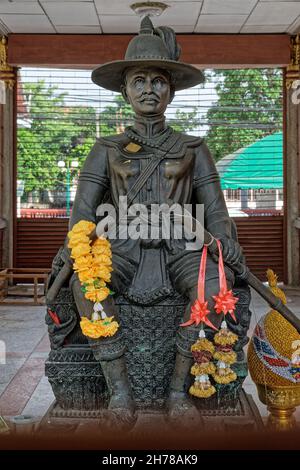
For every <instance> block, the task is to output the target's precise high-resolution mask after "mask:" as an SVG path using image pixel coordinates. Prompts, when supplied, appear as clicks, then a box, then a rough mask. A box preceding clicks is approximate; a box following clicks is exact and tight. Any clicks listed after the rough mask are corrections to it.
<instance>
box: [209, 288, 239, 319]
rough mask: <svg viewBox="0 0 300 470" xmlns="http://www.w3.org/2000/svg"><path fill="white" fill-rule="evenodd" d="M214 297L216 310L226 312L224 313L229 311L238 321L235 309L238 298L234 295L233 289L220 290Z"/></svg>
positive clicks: (225, 313)
mask: <svg viewBox="0 0 300 470" xmlns="http://www.w3.org/2000/svg"><path fill="white" fill-rule="evenodd" d="M213 299H214V300H215V301H216V303H215V311H216V312H217V313H219V314H220V313H224V315H227V313H229V314H230V315H231V317H232V318H233V319H234V321H236V317H235V314H234V310H235V304H236V303H237V301H238V298H237V297H234V295H233V293H232V290H223V291H220V292H219V294H218V295H213Z"/></svg>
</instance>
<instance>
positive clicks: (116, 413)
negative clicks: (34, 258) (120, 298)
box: [70, 275, 136, 429]
mask: <svg viewBox="0 0 300 470" xmlns="http://www.w3.org/2000/svg"><path fill="white" fill-rule="evenodd" d="M70 285H71V288H72V292H73V295H74V299H75V302H76V305H77V308H78V311H79V313H80V315H81V316H86V317H88V318H91V315H92V312H93V303H92V302H90V301H89V300H87V299H86V298H85V297H84V294H83V293H82V290H81V285H80V282H79V279H78V277H77V275H73V277H72V279H71V283H70ZM101 303H102V305H103V308H104V311H105V312H106V314H107V315H108V316H111V315H113V316H114V317H115V319H116V320H117V321H118V311H117V309H116V306H115V302H114V299H113V298H112V296H109V297H108V298H107V299H105V300H104V301H103V302H101ZM88 341H89V344H90V346H91V349H92V351H93V354H94V357H95V359H96V360H97V361H99V362H100V364H101V368H102V371H103V374H104V377H105V380H106V383H107V387H108V390H109V394H110V400H109V405H108V410H109V412H110V413H109V416H108V424H109V426H111V427H114V426H115V425H117V426H118V427H120V426H121V427H124V429H125V428H128V427H132V426H133V425H134V423H135V421H136V413H135V409H136V407H135V402H134V399H133V395H132V391H131V386H130V383H129V380H128V374H127V367H126V361H125V356H124V353H125V343H124V338H123V333H122V330H121V328H119V330H118V331H117V333H116V334H115V335H114V336H112V337H108V338H98V339H91V338H88Z"/></svg>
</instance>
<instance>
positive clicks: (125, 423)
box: [103, 393, 137, 431]
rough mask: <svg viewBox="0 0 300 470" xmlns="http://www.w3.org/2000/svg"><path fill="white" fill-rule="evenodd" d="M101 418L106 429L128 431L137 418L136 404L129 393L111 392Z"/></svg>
mask: <svg viewBox="0 0 300 470" xmlns="http://www.w3.org/2000/svg"><path fill="white" fill-rule="evenodd" d="M103 419H104V425H105V427H106V428H108V430H112V431H116V430H117V431H118V430H119V431H130V430H131V429H132V428H133V426H134V425H135V423H136V420H137V413H136V406H135V402H134V400H133V398H132V397H131V395H127V394H122V395H119V394H117V393H115V394H113V395H112V396H111V398H110V401H109V404H108V407H107V409H106V410H105V411H104V413H103Z"/></svg>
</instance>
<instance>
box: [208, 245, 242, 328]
mask: <svg viewBox="0 0 300 470" xmlns="http://www.w3.org/2000/svg"><path fill="white" fill-rule="evenodd" d="M216 242H217V245H218V250H219V283H220V292H219V294H218V295H213V299H214V300H215V301H216V303H215V311H216V312H217V313H218V314H221V313H224V315H227V313H229V314H230V315H231V317H232V318H233V319H234V321H236V317H235V314H234V310H235V304H236V303H237V301H238V298H237V297H234V295H233V292H232V290H228V289H227V281H226V276H225V269H224V262H223V254H222V246H221V242H220V240H216Z"/></svg>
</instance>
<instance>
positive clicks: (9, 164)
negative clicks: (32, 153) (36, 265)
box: [0, 38, 16, 267]
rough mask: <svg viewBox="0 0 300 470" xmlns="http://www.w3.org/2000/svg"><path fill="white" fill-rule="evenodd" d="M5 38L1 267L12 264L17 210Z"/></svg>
mask: <svg viewBox="0 0 300 470" xmlns="http://www.w3.org/2000/svg"><path fill="white" fill-rule="evenodd" d="M6 48H7V46H6V40H5V39H4V38H2V41H1V43H0V49H1V51H0V52H1V54H0V57H1V60H0V85H1V90H2V93H1V104H0V226H2V227H4V228H3V229H2V230H3V240H2V259H1V260H0V267H11V266H13V244H14V211H15V179H16V178H15V162H14V156H15V138H14V135H15V129H14V126H15V117H14V116H15V110H14V106H15V99H14V86H15V84H16V71H15V70H14V69H12V68H11V67H9V65H8V64H7V62H6Z"/></svg>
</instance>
